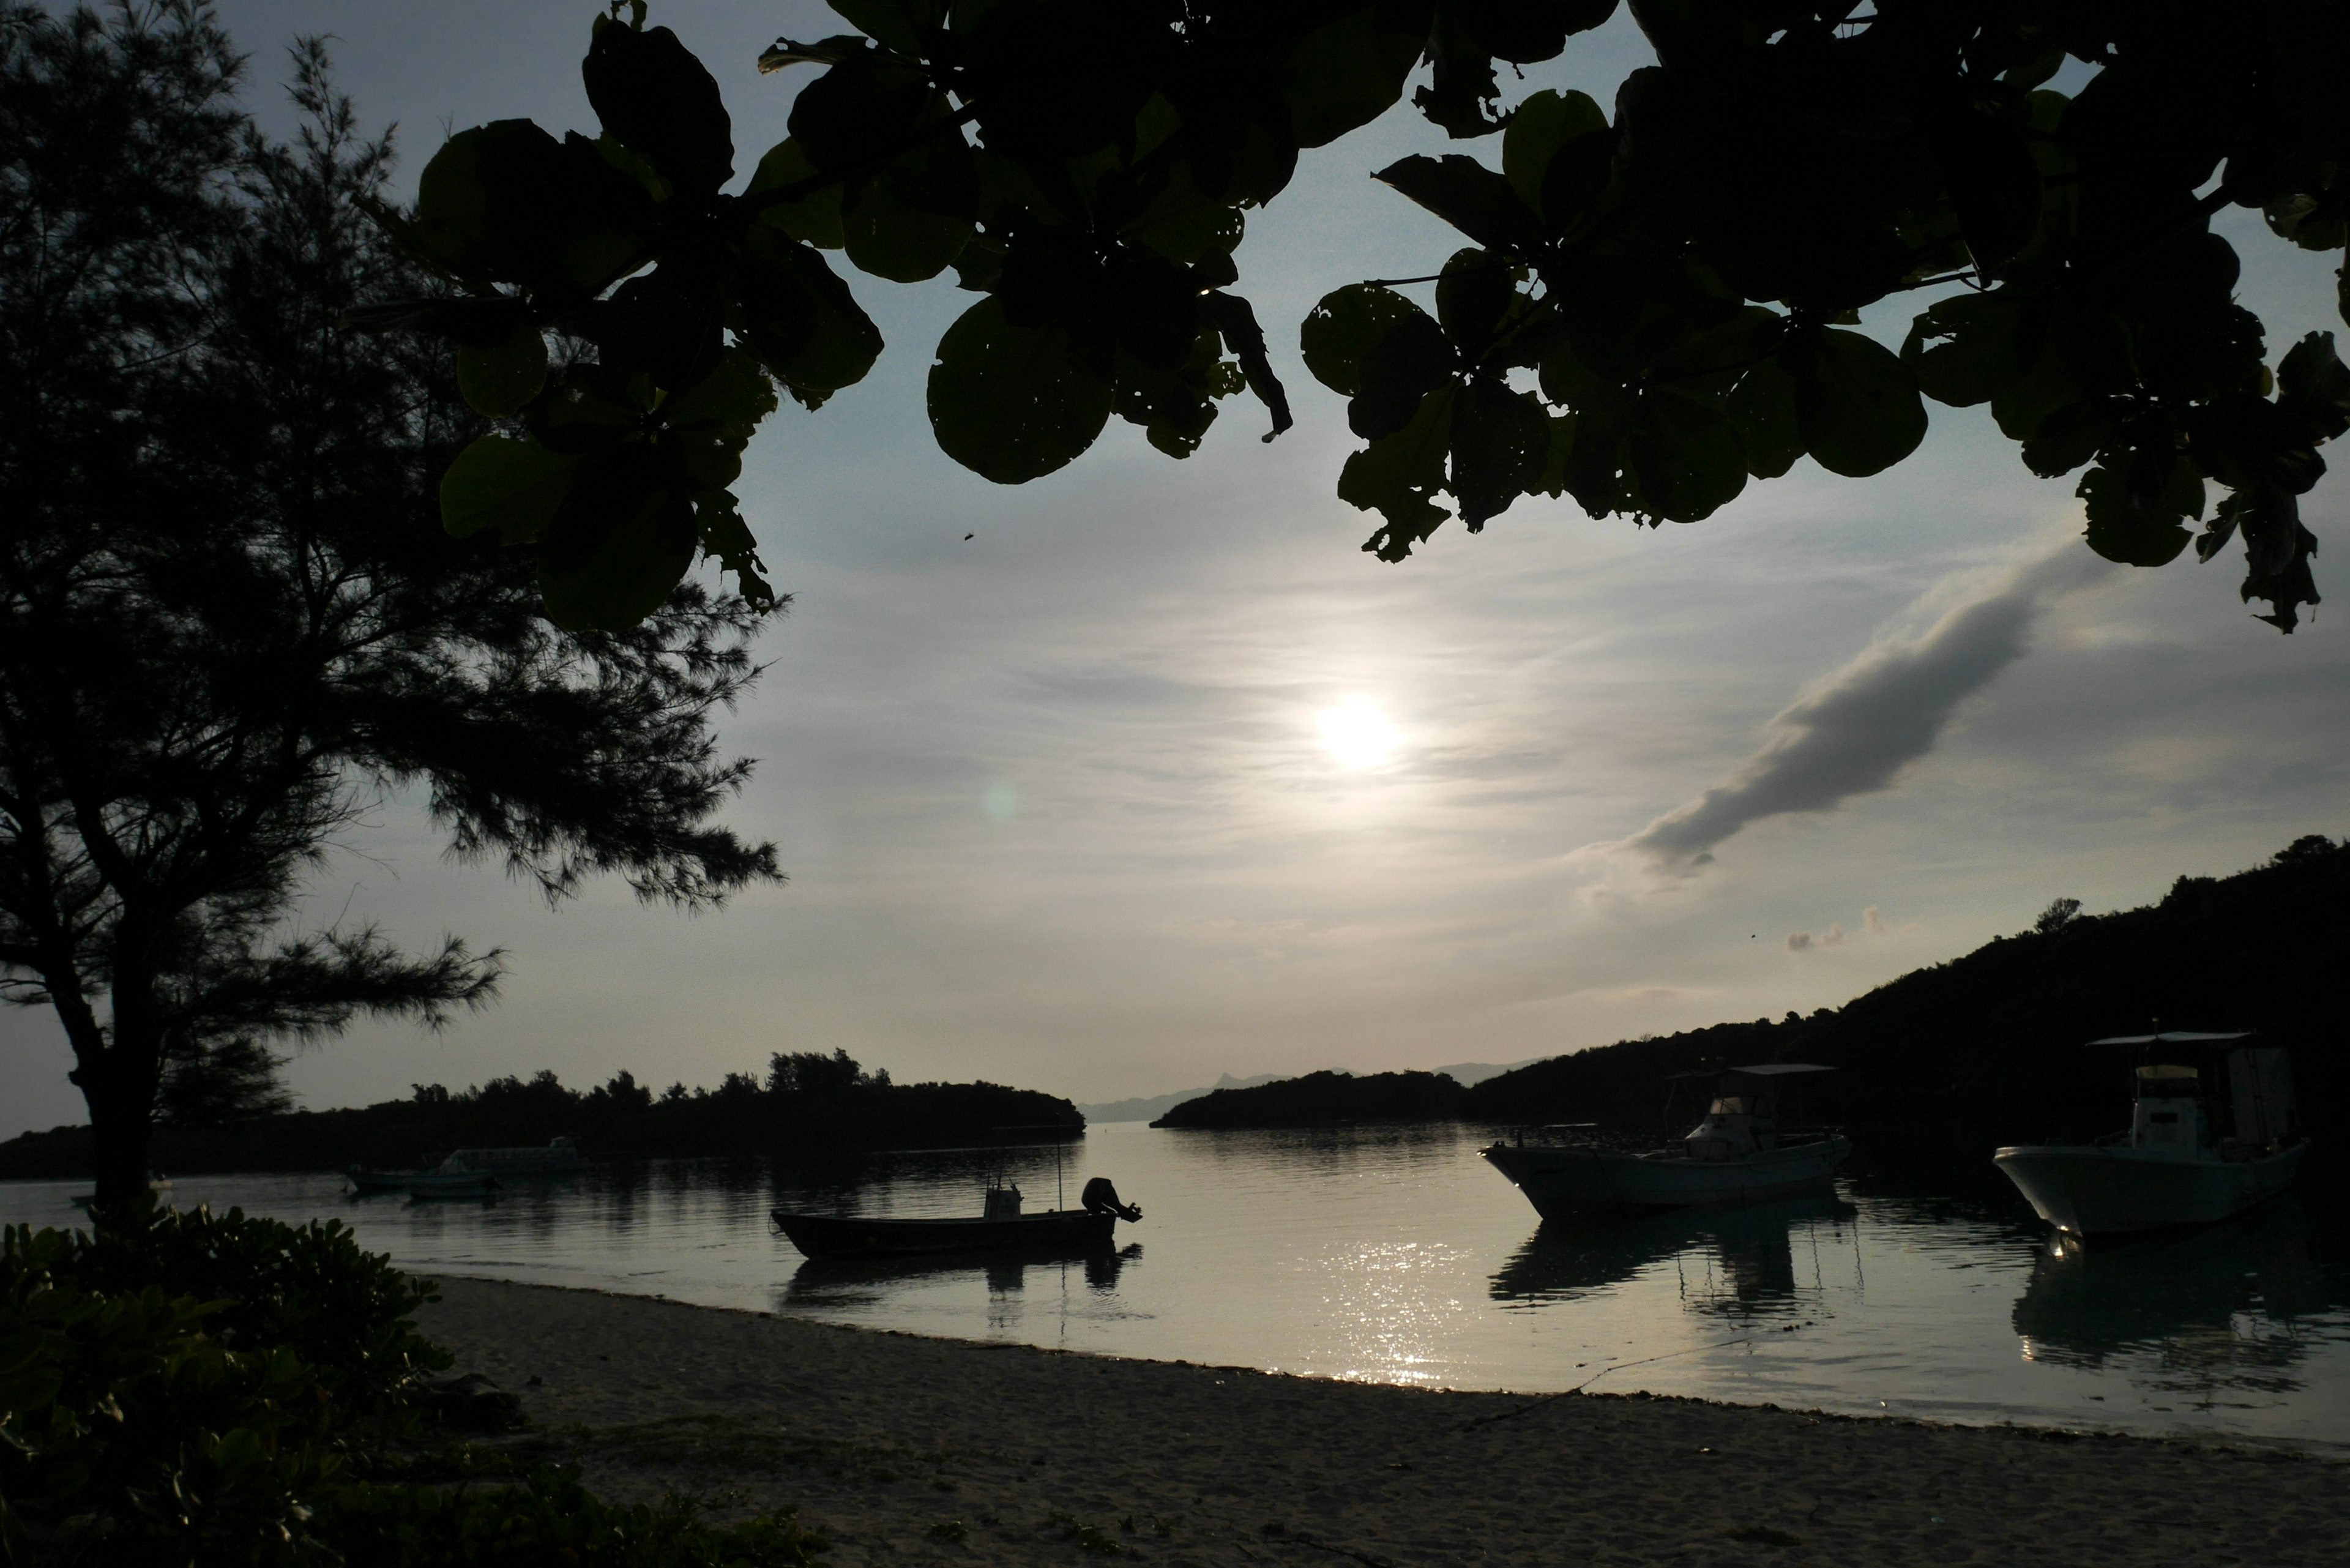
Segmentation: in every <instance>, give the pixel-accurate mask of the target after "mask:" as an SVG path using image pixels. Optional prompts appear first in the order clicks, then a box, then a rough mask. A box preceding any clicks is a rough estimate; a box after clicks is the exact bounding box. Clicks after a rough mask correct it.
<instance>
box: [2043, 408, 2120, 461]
mask: <svg viewBox="0 0 2350 1568" xmlns="http://www.w3.org/2000/svg"><path fill="white" fill-rule="evenodd" d="M2118 433H2119V432H2118V431H2116V430H2115V428H2114V423H2113V421H2111V420H2109V419H2107V418H2106V411H2105V410H2104V409H2103V408H2101V407H2099V406H2098V405H2097V404H2096V403H2094V402H2086V403H2074V404H2071V405H2069V406H2067V407H2065V408H2061V409H2058V410H2055V411H2054V412H2053V413H2051V414H2050V415H2049V416H2048V417H2047V418H2046V419H2044V420H2042V421H2040V428H2039V429H2038V430H2036V431H2033V433H2032V439H2031V440H2030V441H2025V442H2024V443H2023V466H2024V467H2026V468H2028V469H2030V470H2031V471H2032V472H2034V473H2036V474H2038V475H2039V476H2040V477H2041V478H2043V479H2054V478H2055V477H2056V476H2057V475H2059V474H2064V473H2070V472H2073V471H2074V469H2076V468H2078V467H2080V466H2081V465H2082V464H2083V463H2085V462H2088V461H2089V460H2090V459H2092V458H2094V457H2095V456H2096V455H2097V452H2098V450H2099V449H2100V448H2102V447H2104V446H2106V444H2107V443H2108V442H2110V441H2113V440H2114V438H2115V437H2116V435H2117V434H2118Z"/></svg>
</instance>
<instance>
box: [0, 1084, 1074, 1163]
mask: <svg viewBox="0 0 2350 1568" xmlns="http://www.w3.org/2000/svg"><path fill="white" fill-rule="evenodd" d="M1085 1126H1086V1119H1085V1117H1083V1116H1079V1115H1078V1114H1077V1110H1076V1106H1072V1105H1071V1104H1070V1103H1069V1102H1068V1101H1066V1100H1065V1099H1061V1098H1059V1097H1058V1096H1052V1095H1046V1094H1042V1093H1039V1092H1038V1091H1036V1090H1034V1089H1014V1088H1008V1087H1006V1086H1005V1085H1002V1084H988V1083H974V1084H893V1083H891V1082H890V1081H889V1074H888V1073H886V1072H883V1073H873V1074H868V1073H866V1072H864V1071H863V1070H862V1069H860V1068H859V1066H858V1064H857V1062H856V1061H855V1060H854V1059H853V1058H851V1057H849V1056H848V1055H847V1054H845V1053H841V1052H835V1053H834V1054H832V1055H830V1056H824V1055H820V1054H815V1053H806V1054H795V1055H778V1056H775V1058H773V1059H772V1060H771V1061H770V1063H769V1065H768V1071H767V1074H766V1076H765V1077H764V1079H762V1078H758V1077H754V1076H753V1075H750V1074H748V1073H730V1074H728V1075H726V1078H725V1080H724V1081H723V1083H721V1084H720V1085H719V1086H718V1087H717V1088H715V1089H711V1090H701V1089H696V1090H687V1089H685V1088H684V1087H682V1086H677V1087H673V1088H671V1089H670V1090H669V1091H668V1092H667V1093H665V1094H662V1095H659V1096H656V1095H655V1094H653V1092H652V1091H651V1090H650V1088H648V1087H646V1086H645V1085H640V1084H639V1083H638V1082H637V1081H636V1079H635V1077H634V1075H631V1074H629V1073H619V1074H617V1075H614V1076H613V1077H612V1079H611V1080H610V1081H609V1082H608V1083H606V1084H604V1085H601V1086H600V1087H598V1088H594V1089H589V1090H587V1091H585V1092H582V1091H580V1090H577V1089H573V1088H569V1087H567V1086H566V1085H564V1084H563V1083H561V1082H560V1081H559V1080H557V1078H556V1075H554V1074H553V1073H540V1074H538V1075H536V1077H533V1078H530V1079H528V1080H524V1079H520V1078H496V1079H493V1080H492V1081H490V1082H489V1083H486V1084H484V1085H481V1086H480V1087H479V1088H475V1089H464V1090H460V1091H456V1092H453V1093H452V1091H450V1090H448V1089H445V1088H442V1086H441V1085H436V1084H427V1085H420V1086H419V1087H418V1089H417V1091H416V1093H415V1095H414V1096H411V1097H410V1098H408V1099H404V1100H387V1101H384V1102H383V1103H381V1104H380V1105H373V1106H364V1107H354V1108H351V1109H346V1110H331V1111H295V1112H290V1113H287V1114H285V1115H279V1116H256V1117H252V1118H249V1119H246V1120H243V1121H237V1122H232V1123H229V1124H227V1125H224V1126H218V1127H159V1128H158V1129H157V1131H156V1135H155V1146H154V1147H155V1157H154V1164H155V1168H156V1169H158V1170H161V1171H164V1172H166V1173H175V1174H182V1173H183V1174H193V1173H195V1172H199V1171H220V1170H340V1169H342V1168H345V1167H346V1166H348V1165H350V1164H352V1163H354V1162H357V1163H359V1164H364V1165H369V1166H376V1167H380V1168H396V1169H399V1168H412V1167H415V1166H417V1165H420V1164H422V1163H424V1162H426V1161H428V1160H432V1159H437V1158H440V1157H441V1156H442V1155H444V1154H446V1153H448V1152H449V1151H450V1150H451V1149H452V1148H468V1147H506V1146H517V1145H525V1144H544V1143H546V1141H547V1140H548V1139H550V1138H555V1137H571V1138H577V1140H578V1142H579V1146H580V1148H581V1150H582V1152H584V1153H585V1154H586V1155H587V1157H588V1158H591V1159H633V1158H657V1157H695V1156H703V1155H767V1156H775V1157H780V1158H803V1157H805V1158H821V1157H827V1156H832V1155H838V1154H854V1153H858V1152H860V1151H863V1150H868V1149H876V1148H925V1147H927V1148H939V1147H953V1146H956V1145H962V1144H984V1143H1007V1142H1008V1143H1019V1142H1037V1141H1041V1140H1044V1139H1047V1138H1053V1137H1078V1136H1081V1135H1082V1134H1083V1133H1084V1131H1085ZM89 1170H90V1132H89V1128H88V1127H58V1128H57V1129H55V1130H53V1131H50V1132H46V1133H26V1135H25V1136H24V1137H19V1138H16V1139H13V1140H11V1141H10V1142H7V1143H0V1179H5V1178H18V1177H63V1176H86V1175H88V1173H89Z"/></svg>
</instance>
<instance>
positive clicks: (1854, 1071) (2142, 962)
mask: <svg viewBox="0 0 2350 1568" xmlns="http://www.w3.org/2000/svg"><path fill="white" fill-rule="evenodd" d="M2065 914H2066V911H2065V910H2064V908H2063V907H2062V905H2061V904H2060V905H2058V906H2055V907H2052V909H2051V910H2050V912H2049V914H2048V915H2046V916H2043V918H2042V920H2041V922H2040V929H2033V930H2031V931H2026V932H2023V933H2021V934H2019V935H2017V936H2012V937H2000V938H1996V939H1994V940H1991V942H1990V943H1988V944H1987V945H1985V946H1983V947H1981V948H1979V949H1977V950H1975V951H1973V952H1971V953H1969V954H1967V955H1966V956H1965V957H1964V958H1960V959H1955V960H1953V961H1950V962H1948V963H1941V964H1937V965H1935V966H1934V967H1933V968H1931V969H1924V970H1918V971H1915V972H1913V973H1910V974H1906V975H1903V976H1902V977H1901V978H1900V979H1898V980H1896V981H1891V982H1890V983H1888V984H1886V985H1881V986H1879V987H1877V989H1876V990H1875V991H1872V992H1868V993H1867V994H1866V995H1865V996H1862V997H1859V998H1857V999H1856V1000H1855V1001H1853V1002H1847V1003H1846V1005H1844V1006H1843V1007H1841V1008H1837V1009H1834V1010H1827V1009H1823V1010H1822V1011H1820V1012H1815V1013H1814V1014H1812V1015H1811V1016H1810V1017H1809V1018H1798V1017H1796V1016H1795V1015H1794V1014H1793V1013H1790V1014H1788V1015H1787V1017H1786V1018H1785V1019H1784V1020H1783V1021H1781V1022H1779V1023H1772V1022H1770V1021H1769V1020H1767V1019H1763V1020H1757V1021H1756V1022H1754V1023H1720V1024H1715V1025H1714V1026H1713V1027H1711V1028H1709V1029H1695V1030H1690V1031H1689V1032H1687V1033H1680V1034H1674V1035H1669V1036H1665V1037H1660V1038H1655V1039H1648V1040H1630V1041H1625V1042H1623V1043H1621V1044H1615V1045H1607V1046H1602V1047H1599V1048H1597V1049H1595V1050H1590V1051H1584V1052H1580V1053H1577V1054H1574V1055H1571V1056H1557V1057H1553V1058H1552V1059H1551V1060H1549V1061H1546V1062H1539V1063H1536V1064H1534V1065H1532V1066H1529V1067H1522V1068H1520V1069H1518V1070H1517V1071H1516V1072H1513V1073H1504V1074H1503V1075H1501V1076H1499V1077H1495V1078H1489V1079H1487V1080H1486V1081H1485V1082H1483V1083H1482V1084H1479V1085H1476V1086H1475V1087H1474V1088H1471V1090H1470V1091H1469V1092H1468V1094H1467V1096H1465V1098H1464V1101H1463V1105H1462V1112H1461V1114H1462V1115H1463V1116H1467V1117H1469V1118H1471V1119H1482V1120H1490V1121H1495V1122H1521V1123H1523V1122H1542V1121H1596V1122H1598V1123H1600V1124H1601V1125H1602V1126H1604V1127H1614V1128H1619V1129H1623V1130H1627V1131H1636V1132H1643V1133H1653V1132H1655V1131H1657V1130H1659V1119H1660V1115H1661V1113H1662V1111H1663V1108H1664V1101H1665V1085H1664V1084H1663V1081H1662V1080H1663V1079H1664V1077H1665V1075H1667V1074H1669V1073H1677V1072H1683V1071H1687V1070H1690V1069H1692V1068H1697V1067H1700V1066H1708V1065H1711V1064H1717V1063H1721V1064H1731V1065H1736V1064H1742V1063H1747V1062H1773V1061H1781V1062H1822V1063H1826V1064H1830V1065H1833V1066H1835V1067H1839V1068H1841V1069H1843V1071H1842V1072H1840V1073H1838V1074H1837V1075H1835V1078H1834V1079H1832V1080H1825V1081H1823V1086H1824V1088H1825V1089H1826V1093H1825V1094H1824V1095H1823V1096H1822V1104H1823V1106H1825V1109H1826V1110H1827V1111H1829V1112H1830V1113H1831V1117H1830V1119H1840V1120H1842V1121H1843V1122H1844V1123H1845V1124H1846V1126H1848V1127H1850V1128H1851V1129H1852V1130H1853V1132H1854V1134H1855V1136H1856V1142H1857V1143H1859V1144H1860V1145H1861V1146H1862V1147H1863V1149H1864V1150H1866V1149H1867V1148H1869V1147H1871V1146H1873V1147H1874V1148H1875V1149H1876V1150H1877V1152H1878V1153H1879V1154H1885V1153H1890V1152H1893V1151H1895V1150H1897V1149H1898V1148H1900V1147H1945V1146H1948V1145H1950V1144H1951V1143H1956V1142H1982V1141H1984V1140H1986V1139H1988V1140H1990V1141H1991V1142H1992V1143H1999V1142H2018V1141H2028V1140H2031V1139H2034V1138H2039V1137H2046V1136H2050V1135H2061V1136H2065V1137H2085V1136H2091V1135H2094V1134H2096V1133H2100V1132H2105V1131H2108V1130H2111V1129H2112V1128H2114V1127H2117V1126H2119V1125H2121V1124H2122V1123H2123V1121H2124V1120H2125V1118H2126V1112H2125V1106H2124V1096H2125V1095H2126V1085H2127V1080H2126V1076H2125V1070H2126V1066H2127V1063H2126V1061H2125V1060H2122V1059H2120V1058H2118V1057H2117V1056H2116V1054H2114V1053H2112V1052H2109V1051H2091V1050H2085V1049H2084V1048H2083V1046H2084V1043H2085V1042H2086V1041H2089V1040H2093V1039H2095V1038H2098V1037H2100V1036H2102V1035H2108V1034H2123V1033H2145V1032H2149V1031H2152V1030H2156V1029H2187V1030H2227V1029H2247V1028H2249V1029H2258V1030H2261V1031H2262V1033H2264V1034H2266V1035H2267V1036H2268V1037H2269V1038H2270V1039H2272V1040H2273V1041H2275V1042H2278V1043H2281V1044H2288V1045H2291V1046H2292V1047H2293V1057H2294V1066H2295V1069H2296V1071H2297V1073H2298V1075H2299V1078H2300V1085H2301V1092H2300V1099H2301V1104H2302V1107H2303V1115H2304V1116H2308V1117H2310V1118H2311V1119H2313V1120H2315V1119H2317V1117H2318V1116H2319V1115H2321V1114H2322V1110H2323V1107H2325V1106H2332V1105H2334V1104H2338V1103H2339V1101H2340V1096H2341V1095H2342V1093H2343V1092H2344V1091H2345V1089H2350V1060H2345V1055H2346V1054H2350V978H2345V977H2350V845H2334V844H2331V843H2329V842H2328V841H2326V840H2325V839H2324V838H2320V837H2314V836H2313V837H2310V838H2304V839H2302V840H2300V841H2298V842H2297V843H2295V844H2294V845H2293V846H2291V847H2290V848H2288V849H2286V850H2284V851H2283V852H2282V853H2280V854H2279V855H2278V856H2276V857H2274V858H2273V859H2272V861H2270V863H2269V864H2267V865H2265V866H2262V867H2257V868H2255V869H2253V870H2250V871H2244V872H2241V873H2239V874H2237V875H2235V876H2233V877H2219V878H2213V877H2180V878H2179V879H2178V882H2177V884H2176V885H2174V886H2173V887H2172V888H2171V889H2170V892H2169V894H2168V896H2167V897H2165V898H2163V900H2162V901H2161V902H2160V903H2159V904H2156V905H2153V906H2151V907H2149V908H2146V909H2128V910H2124V911H2121V912H2119V913H2116V914H2110V915H2076V916H2073V917H2072V918H2070V919H2065V918H2064V916H2065ZM1681 1108H1682V1109H1683V1110H1685V1111H1686V1110H1690V1109H1692V1107H1690V1106H1688V1105H1687V1104H1686V1103H1685V1104H1684V1105H1683V1106H1682V1107H1681ZM1814 1108H1815V1109H1816V1108H1818V1107H1814ZM1689 1119H1691V1120H1693V1119H1694V1117H1693V1116H1691V1117H1690V1118H1689Z"/></svg>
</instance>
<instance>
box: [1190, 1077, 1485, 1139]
mask: <svg viewBox="0 0 2350 1568" xmlns="http://www.w3.org/2000/svg"><path fill="white" fill-rule="evenodd" d="M1460 1113H1461V1085H1460V1084H1459V1083H1458V1082H1456V1081H1455V1080H1453V1079H1452V1078H1450V1077H1448V1076H1446V1075H1444V1074H1442V1073H1369V1074H1366V1075H1363V1076H1362V1077H1359V1078H1358V1077H1357V1076H1356V1075H1354V1074H1352V1073H1331V1072H1321V1073H1308V1074H1306V1075H1305V1076H1304V1077H1302V1078H1282V1079H1278V1080H1276V1081H1274V1082H1273V1083H1270V1084H1259V1085H1254V1086H1253V1087H1248V1088H1232V1089H1218V1090H1216V1091H1214V1092H1213V1093H1211V1094H1206V1095H1201V1096H1200V1097H1199V1098H1198V1099H1196V1100H1186V1101H1184V1102H1183V1103H1182V1104H1181V1105H1180V1106H1175V1107H1174V1108H1173V1109H1171V1110H1170V1111H1169V1112H1168V1113H1167V1114H1166V1115H1165V1116H1160V1117H1159V1119H1158V1120H1157V1121H1155V1122H1152V1123H1151V1124H1150V1125H1151V1126H1152V1127H1323V1126H1329V1125H1332V1124H1335V1123H1340V1122H1440V1121H1451V1119H1452V1118H1453V1117H1454V1116H1458V1115H1460Z"/></svg>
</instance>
